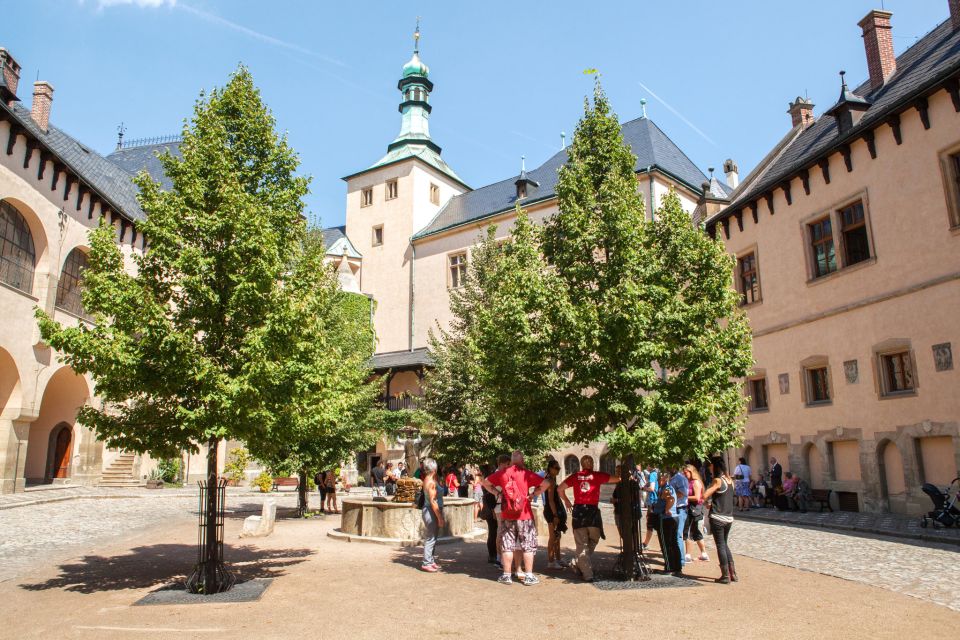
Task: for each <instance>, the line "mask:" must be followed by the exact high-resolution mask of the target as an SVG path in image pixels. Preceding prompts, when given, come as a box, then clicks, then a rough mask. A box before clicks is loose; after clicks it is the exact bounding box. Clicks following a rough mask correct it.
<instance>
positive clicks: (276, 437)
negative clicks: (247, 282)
mask: <svg viewBox="0 0 960 640" xmlns="http://www.w3.org/2000/svg"><path fill="white" fill-rule="evenodd" d="M324 254H325V247H324V244H323V239H322V237H318V236H317V235H316V234H310V235H308V237H307V239H306V241H305V243H304V246H303V248H302V250H301V251H300V252H299V253H298V255H297V256H295V258H294V261H293V265H292V267H291V269H290V270H289V272H288V274H287V275H286V277H285V278H284V283H283V284H284V286H283V287H282V288H280V289H279V290H278V291H277V295H276V300H275V302H274V304H273V305H272V306H271V308H270V310H269V312H268V314H267V317H266V319H265V322H264V325H263V326H262V327H261V328H260V329H259V330H258V331H257V334H256V336H255V337H254V338H252V339H251V340H249V341H248V342H247V344H246V347H245V348H246V350H247V362H248V365H247V374H248V377H247V383H248V388H249V391H250V393H251V394H254V396H255V398H256V400H257V402H255V403H254V408H253V415H252V417H253V418H254V419H256V420H258V421H259V422H260V423H261V424H262V425H263V431H262V432H260V433H257V434H255V437H252V438H250V439H249V440H248V447H249V449H250V451H251V452H252V453H253V454H254V456H255V457H256V458H257V459H259V460H261V461H263V462H266V463H267V464H268V466H269V467H270V468H271V469H273V470H274V471H277V472H280V471H283V472H287V473H296V474H297V475H298V476H299V478H300V490H299V511H300V513H301V514H304V513H306V512H307V510H308V506H309V505H308V503H307V478H308V476H310V475H312V473H313V472H314V471H316V470H319V469H327V468H330V469H332V468H334V467H335V466H338V465H339V464H340V463H341V462H342V461H343V460H344V459H345V458H347V457H348V456H350V455H351V454H352V453H353V452H354V451H357V450H360V449H366V448H367V447H369V446H370V445H371V444H372V443H373V442H374V441H375V439H376V437H377V431H378V430H377V427H376V421H375V417H376V415H377V413H378V410H377V409H376V408H375V406H376V405H375V403H376V398H377V394H378V385H377V383H376V382H375V381H373V380H372V374H373V371H372V370H371V369H370V366H369V359H370V356H371V355H372V354H373V330H372V327H371V325H370V304H371V301H370V300H369V299H367V298H366V296H362V295H359V294H352V293H345V292H344V291H342V290H341V289H340V286H339V284H338V282H337V279H336V277H335V274H334V272H333V269H332V268H331V267H330V266H329V265H328V264H326V263H325V255H324Z"/></svg>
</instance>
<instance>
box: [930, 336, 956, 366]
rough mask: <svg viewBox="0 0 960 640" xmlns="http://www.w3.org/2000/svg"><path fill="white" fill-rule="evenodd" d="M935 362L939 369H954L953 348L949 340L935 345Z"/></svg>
mask: <svg viewBox="0 0 960 640" xmlns="http://www.w3.org/2000/svg"><path fill="white" fill-rule="evenodd" d="M933 362H934V364H935V365H936V367H937V371H950V370H951V369H953V349H951V347H950V343H949V342H944V343H941V344H935V345H933Z"/></svg>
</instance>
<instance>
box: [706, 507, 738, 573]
mask: <svg viewBox="0 0 960 640" xmlns="http://www.w3.org/2000/svg"><path fill="white" fill-rule="evenodd" d="M732 526H733V523H732V522H718V521H717V520H716V519H713V518H711V520H710V532H711V533H713V542H714V544H716V545H717V557H718V558H719V559H720V567H721V568H723V567H729V566H730V565H732V564H733V554H732V553H730V547H728V546H727V538H728V537H729V536H730V527H732Z"/></svg>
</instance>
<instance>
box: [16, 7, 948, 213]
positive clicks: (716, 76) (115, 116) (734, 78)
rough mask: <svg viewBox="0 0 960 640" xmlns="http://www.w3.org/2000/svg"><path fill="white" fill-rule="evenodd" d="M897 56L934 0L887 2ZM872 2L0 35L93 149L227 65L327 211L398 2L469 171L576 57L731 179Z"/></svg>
mask: <svg viewBox="0 0 960 640" xmlns="http://www.w3.org/2000/svg"><path fill="white" fill-rule="evenodd" d="M883 4H884V5H885V8H886V9H887V10H889V11H892V12H893V13H894V16H893V33H894V47H895V49H896V52H897V53H898V54H899V53H900V52H901V51H903V50H904V49H906V48H907V47H909V46H910V45H911V44H912V43H913V42H915V40H916V39H917V38H918V37H920V36H922V35H923V34H925V33H927V32H928V31H930V30H931V29H932V28H933V27H934V26H936V25H937V24H938V23H939V22H941V21H942V20H944V19H945V18H946V17H947V15H948V12H947V0H885V1H884V3H883ZM879 5H880V1H879V0H807V1H806V2H803V3H796V2H783V1H771V0H742V1H737V2H706V1H692V0H687V1H684V0H674V1H672V2H651V1H649V0H632V1H630V2H605V1H602V0H601V1H595V2H567V1H565V0H554V1H552V2H547V1H543V2H541V1H536V0H530V1H528V2H500V1H498V0H487V1H485V2H470V3H466V2H449V1H435V2H428V1H426V0H407V1H406V2H386V1H384V2H360V1H354V2H336V3H326V2H292V1H291V2H281V1H279V0H277V1H273V2H264V1H242V0H238V1H233V2H227V1H219V2H218V1H214V0H176V1H175V2H173V1H170V0H99V1H98V0H83V1H78V0H59V1H57V0H32V1H30V2H7V3H5V5H4V23H5V25H4V26H5V27H6V28H5V29H4V30H3V31H4V33H3V35H2V36H0V46H4V47H6V48H7V49H9V50H10V51H11V53H12V54H13V55H14V57H15V58H17V60H18V61H19V62H20V64H21V65H22V66H23V72H22V75H23V78H22V79H21V84H20V87H21V88H20V90H19V94H20V97H21V99H23V100H24V102H25V103H27V104H29V100H30V92H31V89H30V87H31V85H32V82H33V81H34V80H35V79H36V78H37V76H38V74H39V77H40V79H41V80H48V81H50V82H51V83H52V84H53V85H54V87H55V90H56V92H55V95H54V104H53V113H52V120H53V122H54V123H55V124H56V125H57V126H59V127H60V128H62V129H64V130H65V131H67V132H68V133H70V134H72V135H74V136H75V137H77V138H79V139H80V140H82V141H84V142H85V143H87V144H89V145H92V146H93V147H94V148H96V149H98V150H99V151H100V152H101V153H107V152H109V151H110V150H111V149H112V148H113V147H114V145H115V143H116V129H117V125H118V124H119V123H120V122H121V121H122V122H124V123H125V126H126V128H127V132H126V135H127V137H128V139H130V138H141V137H149V136H159V135H166V134H174V133H178V132H179V131H180V128H181V125H182V121H183V119H184V118H186V117H188V116H189V114H190V112H191V108H192V105H193V103H194V101H195V100H196V98H197V96H198V94H199V92H200V90H201V89H204V88H206V89H209V88H211V87H213V86H217V85H222V84H223V83H224V82H225V81H226V78H227V76H228V75H229V73H230V72H231V71H232V70H233V69H235V68H236V66H237V64H238V63H240V62H243V63H244V64H246V65H247V66H249V67H250V69H251V71H252V73H253V75H254V79H255V81H256V82H257V84H258V86H259V87H260V88H261V90H262V92H263V97H264V99H265V100H266V102H267V103H268V104H269V106H270V107H271V109H272V110H273V112H274V115H275V116H276V118H277V123H278V127H279V128H280V129H281V130H285V131H288V132H289V136H290V140H291V142H292V144H293V146H294V147H295V148H296V149H297V151H298V152H299V154H300V158H301V161H302V165H301V171H302V172H303V173H305V174H307V175H310V176H312V178H313V182H312V186H311V194H310V196H309V197H308V203H307V204H308V209H309V210H310V211H311V213H312V215H313V216H315V217H316V218H319V219H320V221H321V222H322V224H323V225H324V226H329V225H335V224H342V222H343V218H344V195H345V185H344V183H343V182H342V181H341V180H340V177H341V176H345V175H348V174H350V173H353V172H356V171H358V170H361V169H363V168H365V167H367V166H368V165H370V164H371V163H373V162H374V161H376V160H377V159H378V158H379V157H380V156H381V155H383V153H385V151H386V145H387V144H388V143H389V142H390V141H391V140H392V139H393V138H394V136H395V135H396V134H397V131H398V130H399V126H400V114H399V113H398V112H397V103H398V102H399V93H398V92H397V89H396V83H397V80H398V78H399V73H400V67H401V66H402V65H403V63H404V62H406V61H407V59H408V58H409V57H410V53H411V50H412V33H413V30H414V21H415V19H416V16H418V15H419V16H422V23H421V32H422V34H423V36H422V40H421V55H422V57H423V60H424V61H425V62H426V63H427V64H428V65H429V66H430V70H431V73H430V77H431V79H432V80H433V81H434V83H435V85H436V86H435V90H434V92H433V95H432V97H431V101H432V103H433V107H434V110H433V114H432V117H431V134H432V136H433V138H434V140H435V141H436V142H437V143H438V144H440V145H441V146H442V147H443V156H444V158H445V159H446V161H447V162H448V163H450V165H451V166H452V167H453V168H454V169H455V170H456V171H457V172H458V173H459V175H460V176H461V177H462V178H463V179H464V180H466V182H467V183H468V184H470V185H471V186H473V187H479V186H483V185H484V184H488V183H490V182H493V181H496V180H500V179H503V178H505V177H508V176H511V175H514V174H515V173H517V172H518V171H519V166H520V156H521V155H526V157H527V166H528V167H534V166H537V165H538V164H540V163H541V162H543V161H544V160H545V159H547V158H548V157H549V156H550V155H552V154H553V153H554V152H555V151H557V150H558V149H559V148H560V132H561V131H566V132H567V136H568V138H567V139H568V141H569V139H570V138H569V137H570V135H571V134H572V132H573V129H574V126H575V125H576V121H577V119H578V117H579V116H580V114H581V113H582V108H583V97H584V95H585V94H587V93H588V92H589V91H590V87H591V84H590V83H591V80H590V79H589V78H588V77H586V76H584V75H583V73H582V72H583V70H584V69H586V68H589V67H594V68H597V69H599V70H600V71H601V72H602V74H603V82H604V86H605V88H606V90H607V93H608V94H609V96H610V98H611V101H612V103H613V106H614V108H615V109H616V111H617V113H618V114H619V116H620V119H621V120H629V119H632V118H635V117H637V116H639V115H640V100H641V98H646V99H647V101H648V104H647V112H648V115H649V117H650V118H652V119H653V120H654V121H655V122H656V123H657V124H658V125H659V126H660V127H661V128H662V129H663V130H664V131H665V132H666V133H667V135H669V136H670V137H671V138H672V139H673V140H674V141H675V142H676V143H677V144H678V145H679V146H680V148H681V149H683V150H684V151H685V152H686V153H687V154H688V155H689V156H690V157H691V158H692V159H693V161H694V162H695V163H696V164H697V165H698V166H700V167H701V168H702V169H703V170H704V171H706V169H707V167H710V166H713V167H717V169H718V171H719V168H720V167H721V166H722V163H723V160H724V159H726V158H728V157H730V158H733V159H734V160H735V161H736V162H737V163H738V165H739V167H740V170H741V175H745V174H746V172H748V171H749V170H750V169H751V168H752V167H753V166H754V164H756V162H757V161H758V160H759V159H760V158H762V157H763V155H764V154H765V153H766V152H767V150H768V149H769V148H770V147H771V146H772V145H773V144H774V143H775V142H776V140H778V139H779V138H780V137H781V136H782V135H783V134H784V133H785V132H786V131H787V129H788V128H789V125H790V119H789V116H788V115H787V114H786V109H787V104H788V102H789V101H790V100H792V99H793V98H795V97H796V96H797V95H798V94H807V95H809V97H810V98H811V99H812V100H813V101H814V102H815V103H816V105H817V107H816V113H817V114H818V115H819V113H821V112H822V111H824V110H826V109H828V108H829V107H830V106H831V104H832V103H833V102H834V101H835V99H836V97H837V95H838V93H839V81H838V76H837V71H839V70H840V69H845V70H846V71H847V72H848V74H849V75H848V78H850V79H851V80H853V84H854V85H855V84H858V83H859V82H860V81H861V80H862V79H864V78H865V77H866V74H867V72H866V59H865V56H864V51H863V41H862V38H861V37H860V33H861V31H860V28H859V27H858V26H857V22H858V21H859V20H860V18H862V17H863V16H864V15H866V13H867V12H868V11H869V10H870V9H873V8H879Z"/></svg>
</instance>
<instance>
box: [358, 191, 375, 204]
mask: <svg viewBox="0 0 960 640" xmlns="http://www.w3.org/2000/svg"><path fill="white" fill-rule="evenodd" d="M372 204H373V187H370V188H369V189H364V190H363V191H361V192H360V206H361V207H369V206H370V205H372Z"/></svg>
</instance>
